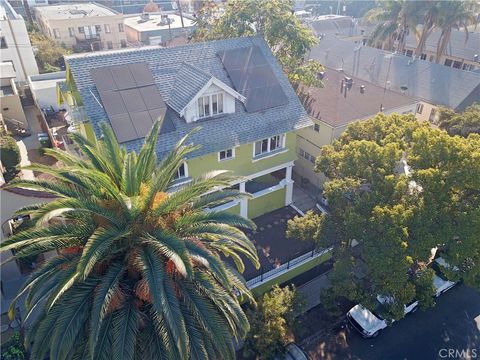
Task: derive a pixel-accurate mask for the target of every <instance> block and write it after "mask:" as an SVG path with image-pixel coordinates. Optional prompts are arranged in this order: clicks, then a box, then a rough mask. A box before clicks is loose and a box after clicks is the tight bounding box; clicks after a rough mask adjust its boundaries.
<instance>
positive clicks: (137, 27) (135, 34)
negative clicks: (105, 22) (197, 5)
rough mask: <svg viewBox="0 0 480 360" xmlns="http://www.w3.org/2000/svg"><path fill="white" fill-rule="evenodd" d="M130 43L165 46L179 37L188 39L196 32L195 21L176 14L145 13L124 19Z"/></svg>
mask: <svg viewBox="0 0 480 360" xmlns="http://www.w3.org/2000/svg"><path fill="white" fill-rule="evenodd" d="M124 24H125V32H126V34H127V40H128V42H131V43H133V44H135V43H139V44H143V45H165V44H166V43H167V42H170V41H172V40H173V39H175V38H177V37H187V36H188V35H189V34H191V33H192V32H193V31H194V30H195V20H194V19H190V18H188V17H185V16H184V17H183V26H182V19H181V18H180V16H179V15H176V14H167V13H143V14H140V15H134V16H130V17H126V18H125V19H124Z"/></svg>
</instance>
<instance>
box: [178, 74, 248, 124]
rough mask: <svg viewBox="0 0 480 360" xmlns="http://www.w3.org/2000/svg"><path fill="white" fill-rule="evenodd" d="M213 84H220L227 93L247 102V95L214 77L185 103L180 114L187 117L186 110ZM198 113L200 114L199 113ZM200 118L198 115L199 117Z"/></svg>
mask: <svg viewBox="0 0 480 360" xmlns="http://www.w3.org/2000/svg"><path fill="white" fill-rule="evenodd" d="M212 85H216V86H218V87H219V88H220V89H222V90H223V91H225V92H226V93H228V94H230V95H232V96H233V97H234V98H235V99H238V100H240V101H241V102H245V100H246V97H245V96H243V95H241V94H239V93H238V92H236V91H235V90H233V89H232V88H231V87H230V86H228V85H226V84H225V83H223V82H221V81H220V80H218V79H217V78H215V77H213V76H212V78H211V79H210V80H208V82H207V83H206V84H205V85H204V86H203V87H202V88H201V89H200V91H199V92H198V93H197V94H196V95H195V96H194V97H193V98H192V100H190V102H189V103H188V104H187V105H185V107H184V108H183V109H182V110H180V113H179V114H180V116H182V117H185V110H186V109H187V108H188V107H189V106H190V105H192V104H196V103H197V101H198V99H199V98H200V97H201V96H203V93H204V92H205V91H207V90H208V88H209V87H210V86H212ZM223 104H224V106H225V98H224V99H223ZM197 111H198V106H197ZM197 115H198V114H197ZM197 119H198V117H197Z"/></svg>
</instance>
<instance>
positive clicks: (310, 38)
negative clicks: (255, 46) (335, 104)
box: [194, 0, 322, 88]
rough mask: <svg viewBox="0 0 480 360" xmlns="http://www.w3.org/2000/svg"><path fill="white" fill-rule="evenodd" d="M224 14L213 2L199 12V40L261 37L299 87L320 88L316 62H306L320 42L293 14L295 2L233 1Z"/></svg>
mask: <svg viewBox="0 0 480 360" xmlns="http://www.w3.org/2000/svg"><path fill="white" fill-rule="evenodd" d="M222 6H223V7H224V8H225V10H224V12H221V11H220V10H219V7H218V6H217V5H214V4H213V2H212V1H206V2H204V7H203V8H202V10H200V12H199V16H198V20H197V29H196V31H195V36H194V38H195V40H196V41H207V40H217V39H226V38H233V37H239V36H253V35H259V36H262V37H263V38H264V39H265V41H266V42H267V44H268V45H269V46H270V49H271V50H272V52H273V54H274V55H275V56H276V58H277V59H278V61H279V62H280V64H281V65H282V67H283V70H284V71H285V72H286V73H287V75H288V77H289V80H290V82H291V83H292V84H293V85H294V86H295V87H297V88H298V86H299V84H300V83H303V84H304V85H307V86H321V81H320V80H319V79H318V76H317V74H318V72H319V71H321V70H322V66H321V65H320V63H318V62H316V61H304V59H305V55H306V54H307V52H308V51H309V50H310V48H311V47H312V46H313V45H315V44H317V42H318V39H317V38H316V37H315V36H314V34H313V33H312V32H311V30H310V29H309V28H308V27H306V26H304V25H303V24H302V23H301V22H300V20H299V19H298V18H297V17H296V16H295V15H294V14H293V0H262V1H258V0H233V1H229V2H227V3H226V4H222Z"/></svg>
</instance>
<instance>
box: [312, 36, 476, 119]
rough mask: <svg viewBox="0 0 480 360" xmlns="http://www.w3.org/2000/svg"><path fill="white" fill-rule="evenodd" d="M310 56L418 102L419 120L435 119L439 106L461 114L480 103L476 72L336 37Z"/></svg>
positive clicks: (324, 41) (317, 46)
mask: <svg viewBox="0 0 480 360" xmlns="http://www.w3.org/2000/svg"><path fill="white" fill-rule="evenodd" d="M352 45H353V46H352ZM309 57H310V58H311V59H315V60H318V61H320V62H321V63H322V64H323V65H325V66H327V67H330V68H333V69H337V70H342V71H343V72H344V73H345V75H346V76H352V77H356V78H358V79H360V80H363V81H368V82H370V83H372V84H375V85H377V86H380V87H382V88H384V89H386V90H392V91H394V92H397V93H401V94H404V95H407V96H409V97H411V98H414V99H416V100H419V104H418V109H417V118H418V119H420V120H429V121H433V120H435V117H436V114H437V107H438V106H446V107H449V108H452V109H454V110H455V111H462V110H464V109H465V108H467V107H468V106H470V105H472V104H474V103H476V102H480V74H479V73H477V72H474V71H464V70H461V69H455V68H452V67H447V66H444V65H442V64H436V63H434V62H429V61H428V60H421V59H414V58H412V57H408V56H405V55H401V54H396V53H390V52H388V51H384V50H381V49H377V48H373V47H369V46H364V45H363V44H362V42H360V41H359V42H357V43H355V42H354V43H352V42H351V41H346V40H342V39H338V38H337V37H335V36H333V35H326V36H324V37H323V39H322V41H321V42H320V44H318V45H316V46H314V47H313V48H312V49H311V51H310V54H309Z"/></svg>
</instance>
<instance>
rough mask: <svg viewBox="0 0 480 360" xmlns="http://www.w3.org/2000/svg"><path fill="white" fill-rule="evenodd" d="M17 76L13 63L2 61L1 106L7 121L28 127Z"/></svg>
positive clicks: (0, 76)
mask: <svg viewBox="0 0 480 360" xmlns="http://www.w3.org/2000/svg"><path fill="white" fill-rule="evenodd" d="M16 77H17V75H16V73H15V70H14V68H13V64H12V63H10V62H2V63H0V108H1V113H2V116H3V119H4V121H5V123H7V124H8V125H10V126H13V128H23V129H26V128H28V124H27V119H26V118H25V113H24V112H23V107H22V102H21V101H20V95H19V94H18V89H17V86H16V84H15V79H16Z"/></svg>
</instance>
